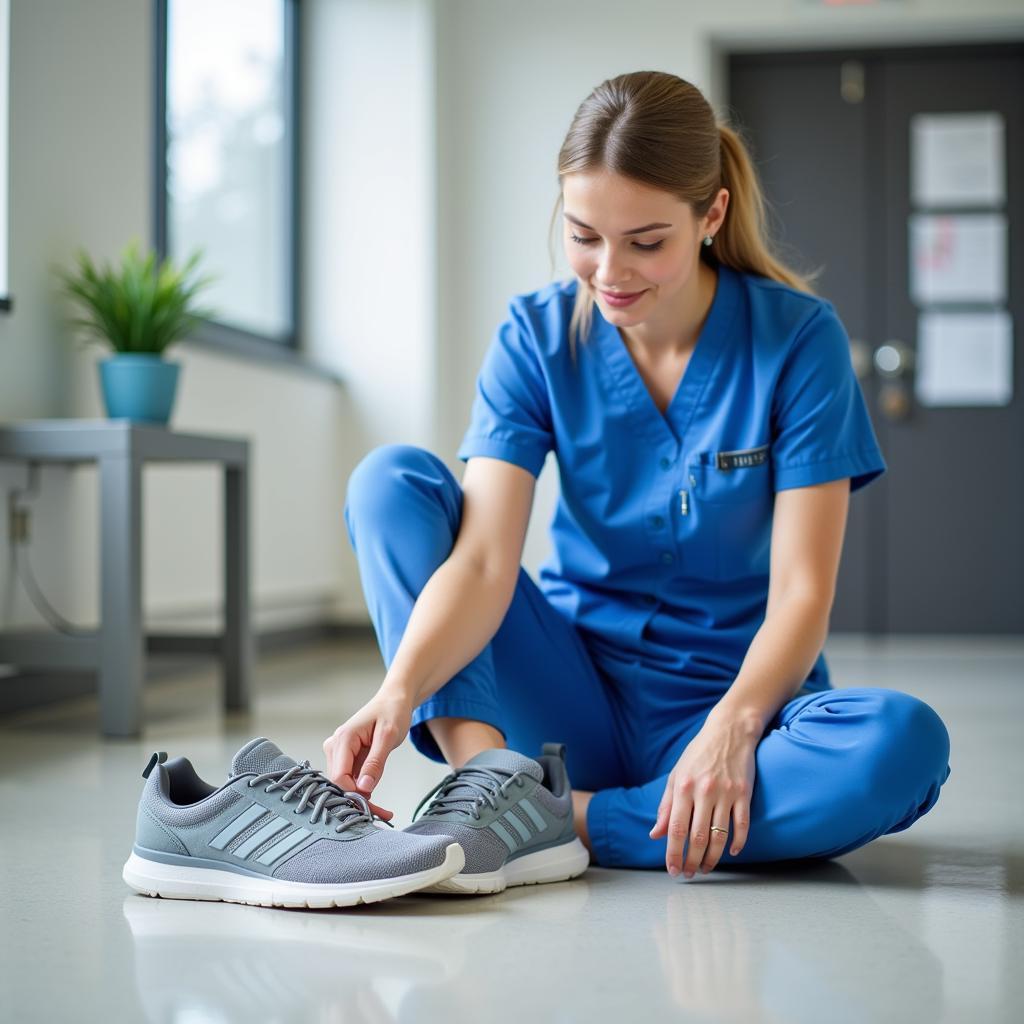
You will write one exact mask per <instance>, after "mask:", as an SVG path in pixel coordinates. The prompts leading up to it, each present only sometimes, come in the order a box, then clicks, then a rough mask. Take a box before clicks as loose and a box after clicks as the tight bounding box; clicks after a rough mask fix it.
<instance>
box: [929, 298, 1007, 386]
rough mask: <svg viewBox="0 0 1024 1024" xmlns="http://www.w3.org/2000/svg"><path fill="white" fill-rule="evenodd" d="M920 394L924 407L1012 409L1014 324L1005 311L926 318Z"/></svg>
mask: <svg viewBox="0 0 1024 1024" xmlns="http://www.w3.org/2000/svg"><path fill="white" fill-rule="evenodd" d="M915 392H916V395H917V401H918V402H919V403H920V404H921V405H927V406H936V405H1008V404H1009V402H1010V400H1011V399H1012V398H1013V322H1012V319H1011V317H1010V314H1009V313H1008V312H1006V310H993V311H992V312H987V313H937V312H928V313H922V314H921V315H920V316H919V317H918V320H917V372H916V374H915Z"/></svg>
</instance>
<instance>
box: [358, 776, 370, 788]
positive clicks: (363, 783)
mask: <svg viewBox="0 0 1024 1024" xmlns="http://www.w3.org/2000/svg"><path fill="white" fill-rule="evenodd" d="M359 788H360V789H373V779H372V778H370V776H369V775H361V776H360V777H359Z"/></svg>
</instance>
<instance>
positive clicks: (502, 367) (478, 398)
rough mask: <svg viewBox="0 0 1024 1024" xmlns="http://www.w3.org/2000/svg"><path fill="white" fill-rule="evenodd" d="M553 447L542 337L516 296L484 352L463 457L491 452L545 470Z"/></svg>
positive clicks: (525, 466)
mask: <svg viewBox="0 0 1024 1024" xmlns="http://www.w3.org/2000/svg"><path fill="white" fill-rule="evenodd" d="M553 447H554V441H553V433H552V427H551V405H550V399H549V393H548V388H547V383H546V380H545V377H544V374H543V372H542V370H541V365H540V359H539V357H538V354H537V348H536V341H535V339H534V338H533V335H532V331H531V330H530V328H529V326H528V324H527V323H526V321H525V318H524V317H523V315H522V313H521V312H520V311H518V310H517V308H516V305H515V302H514V301H513V303H512V304H511V305H510V311H509V317H508V319H507V320H505V321H504V323H502V324H501V325H500V326H499V327H498V329H497V331H496V332H495V335H494V338H493V339H492V340H491V344H490V346H489V347H488V349H487V352H486V353H485V354H484V360H483V364H482V365H481V367H480V372H479V374H478V375H477V380H476V393H475V395H474V398H473V407H472V411H471V413H470V419H469V426H468V428H467V429H466V433H465V435H464V436H463V438H462V443H461V444H460V445H459V450H458V452H457V455H458V458H459V459H461V460H462V461H463V462H466V461H468V460H469V458H470V457H471V456H473V455H489V456H490V457H491V458H495V459H504V460H505V461H506V462H512V463H514V464H515V465H517V466H521V467H522V468H523V469H526V470H528V471H529V472H530V473H532V474H533V475H534V476H539V475H540V471H541V470H542V469H543V468H544V460H545V459H546V458H547V454H548V452H549V451H551V450H552V448H553Z"/></svg>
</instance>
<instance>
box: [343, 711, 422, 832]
mask: <svg viewBox="0 0 1024 1024" xmlns="http://www.w3.org/2000/svg"><path fill="white" fill-rule="evenodd" d="M411 724H412V705H411V704H410V703H409V701H407V700H406V699H404V698H402V697H395V696H393V695H392V694H389V693H384V692H382V691H380V692H378V693H377V695H376V696H375V697H374V698H373V699H372V700H370V701H369V702H368V703H366V704H364V705H363V707H361V708H360V709H359V710H358V711H357V712H356V713H355V714H354V715H352V717H351V718H349V720H348V721H347V722H345V723H344V724H343V725H339V726H338V728H337V729H335V730H334V732H333V734H332V735H330V736H328V737H327V739H325V740H324V754H325V755H326V756H327V770H326V773H325V774H326V775H327V777H328V778H329V779H330V780H331V782H333V783H334V784H335V785H337V786H340V787H341V788H342V789H345V790H348V791H349V792H353V791H355V792H357V793H361V794H362V795H363V796H365V797H366V798H367V801H368V802H369V796H370V793H371V792H372V791H373V788H374V786H376V785H377V783H378V782H380V779H381V775H383V773H384V762H385V761H386V760H387V758H388V755H389V754H390V753H391V751H392V750H394V749H395V747H397V746H398V745H399V744H400V743H401V742H402V740H404V739H405V737H406V736H407V735H408V733H409V727H410V725H411ZM370 809H371V810H372V811H373V812H374V814H377V815H379V816H380V817H381V818H384V820H385V821H387V820H389V819H390V818H392V817H393V816H394V811H386V810H384V808H382V807H378V806H377V805H376V804H373V803H371V804H370Z"/></svg>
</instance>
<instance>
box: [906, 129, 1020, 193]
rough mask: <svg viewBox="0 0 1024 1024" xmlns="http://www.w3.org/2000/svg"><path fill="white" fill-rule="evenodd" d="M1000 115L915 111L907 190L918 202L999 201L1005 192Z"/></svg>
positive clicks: (1003, 149)
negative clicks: (908, 187)
mask: <svg viewBox="0 0 1024 1024" xmlns="http://www.w3.org/2000/svg"><path fill="white" fill-rule="evenodd" d="M1004 153H1005V148H1004V127H1003V115H1002V114H999V113H996V112H995V111H992V112H987V111H979V112H977V113H963V114H915V115H913V117H911V119H910V183H911V184H910V196H911V202H912V203H913V204H914V205H915V206H919V207H934V206H998V205H1000V204H1001V203H1002V202H1004V200H1005V197H1006V165H1005V156H1004Z"/></svg>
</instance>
